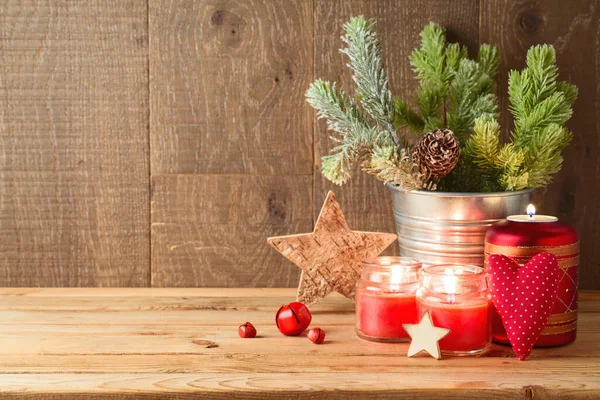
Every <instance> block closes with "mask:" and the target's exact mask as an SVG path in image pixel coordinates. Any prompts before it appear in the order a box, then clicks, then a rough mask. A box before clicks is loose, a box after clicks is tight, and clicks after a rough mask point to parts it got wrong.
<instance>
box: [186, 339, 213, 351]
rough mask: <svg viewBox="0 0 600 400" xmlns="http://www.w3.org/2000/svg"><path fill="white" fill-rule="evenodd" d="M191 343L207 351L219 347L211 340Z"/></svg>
mask: <svg viewBox="0 0 600 400" xmlns="http://www.w3.org/2000/svg"><path fill="white" fill-rule="evenodd" d="M192 343H194V344H196V345H198V346H202V347H205V348H207V349H212V348H215V347H219V345H218V344H217V343H216V342H213V341H212V340H193V341H192Z"/></svg>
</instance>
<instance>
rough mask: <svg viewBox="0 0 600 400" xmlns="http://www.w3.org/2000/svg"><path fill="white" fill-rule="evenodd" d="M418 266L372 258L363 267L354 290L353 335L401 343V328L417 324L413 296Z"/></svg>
mask: <svg viewBox="0 0 600 400" xmlns="http://www.w3.org/2000/svg"><path fill="white" fill-rule="evenodd" d="M420 269H421V263H420V262H418V261H416V260H413V259H411V258H406V257H376V258H373V259H370V260H367V261H365V262H364V263H363V271H362V277H361V279H360V280H359V282H358V284H357V287H356V295H355V299H356V333H357V334H358V336H359V337H361V338H363V339H367V340H371V341H376V342H405V341H408V340H409V336H408V334H407V333H406V331H404V328H402V324H416V323H417V322H418V315H417V305H416V300H415V294H416V291H417V288H418V285H419V277H418V274H419V271H420Z"/></svg>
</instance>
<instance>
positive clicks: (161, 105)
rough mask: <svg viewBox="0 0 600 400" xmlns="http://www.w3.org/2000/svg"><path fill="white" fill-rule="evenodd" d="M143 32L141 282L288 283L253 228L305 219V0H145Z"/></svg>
mask: <svg viewBox="0 0 600 400" xmlns="http://www.w3.org/2000/svg"><path fill="white" fill-rule="evenodd" d="M150 34H151V37H152V39H153V40H151V42H150V43H151V46H150V63H151V64H150V72H151V73H150V95H151V103H150V104H151V107H150V108H151V124H150V138H151V160H152V173H153V183H152V184H153V200H152V234H153V236H152V272H153V275H152V284H153V285H154V286H234V287H235V286H293V285H296V284H297V279H298V276H299V273H298V271H297V270H296V268H295V267H294V266H293V265H290V264H289V263H288V262H286V261H285V260H284V259H282V258H281V257H279V256H278V255H277V254H276V253H274V252H273V251H272V250H270V249H269V248H268V246H267V244H266V241H265V240H266V238H267V237H268V236H271V235H273V234H283V233H288V232H295V231H298V229H299V230H300V231H306V232H309V231H311V230H312V178H311V176H312V160H313V154H312V131H311V129H312V112H311V111H310V110H309V108H308V107H307V106H306V105H305V104H304V91H305V90H306V87H308V84H309V83H310V81H311V80H312V77H313V74H312V35H313V25H312V1H310V0H301V1H295V0H286V1H282V2H277V3H274V2H271V1H261V0H244V1H235V2H234V1H229V2H228V1H202V2H180V1H171V0H150ZM154 39H155V40H154ZM166 174H170V175H166ZM172 174H180V175H179V176H175V175H172ZM192 174H193V175H192ZM190 216H192V218H190Z"/></svg>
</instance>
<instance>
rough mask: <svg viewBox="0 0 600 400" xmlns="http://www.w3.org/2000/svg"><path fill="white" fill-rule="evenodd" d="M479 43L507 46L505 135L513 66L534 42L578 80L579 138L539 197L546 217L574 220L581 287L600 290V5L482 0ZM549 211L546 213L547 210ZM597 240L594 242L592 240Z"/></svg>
mask: <svg viewBox="0 0 600 400" xmlns="http://www.w3.org/2000/svg"><path fill="white" fill-rule="evenodd" d="M481 7H482V8H481V25H480V40H481V42H487V43H493V44H496V45H497V46H499V47H500V48H501V49H502V62H501V64H500V72H499V80H498V88H497V90H498V93H499V94H500V95H501V96H499V97H500V100H501V107H502V110H503V118H502V122H501V124H502V127H503V133H504V136H505V137H508V135H509V130H510V129H512V126H511V121H512V116H510V114H509V113H508V111H507V107H508V101H507V96H506V93H507V82H508V71H510V70H511V69H522V68H524V66H525V56H526V54H527V49H529V47H530V46H532V45H535V44H541V43H549V44H552V45H553V46H554V47H555V49H556V57H557V61H558V66H559V74H560V76H559V77H560V79H561V80H568V81H569V82H571V83H573V84H575V85H577V87H578V89H579V98H578V99H577V101H576V102H575V104H574V107H573V109H574V115H573V118H572V119H571V120H570V121H569V123H568V126H569V128H570V129H571V131H572V132H573V136H574V138H573V142H572V143H571V145H569V146H568V147H567V148H566V150H565V152H564V158H565V162H564V164H563V168H562V170H561V172H560V173H559V174H558V175H557V176H556V177H555V179H554V183H552V184H551V185H550V186H548V187H547V188H546V189H541V190H538V191H537V193H536V196H535V199H534V201H535V202H536V204H537V205H539V206H538V210H540V211H541V212H543V213H544V214H550V215H556V216H558V217H559V219H560V220H561V221H563V222H566V223H568V224H571V225H573V226H574V227H576V228H577V230H578V231H579V235H580V237H581V266H580V269H579V274H580V276H579V282H580V287H581V288H584V289H585V288H598V287H600V268H598V263H599V262H598V260H599V259H600V246H598V245H597V243H596V242H597V240H598V239H597V235H598V232H599V231H598V228H597V227H598V225H599V224H600V203H599V202H598V201H597V194H596V188H599V187H600V174H598V169H599V168H600V141H599V140H598V137H600V119H599V118H600V114H599V110H600V83H599V82H600V44H599V38H600V25H599V24H598V21H599V20H600V3H598V1H596V0H582V1H561V0H550V1H543V2H539V1H531V0H519V1H508V0H492V1H483V2H482V3H481ZM542 210H543V211H542ZM591 238H594V239H591Z"/></svg>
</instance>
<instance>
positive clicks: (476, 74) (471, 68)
mask: <svg viewBox="0 0 600 400" xmlns="http://www.w3.org/2000/svg"><path fill="white" fill-rule="evenodd" d="M492 89H493V82H492V79H491V78H490V76H489V75H487V74H486V73H485V72H484V71H483V69H482V68H480V66H479V64H478V63H477V62H475V61H473V60H468V59H463V60H462V61H461V62H460V65H459V67H458V69H457V70H456V72H455V73H454V77H453V80H452V82H451V83H450V86H449V88H448V98H449V100H450V105H449V107H448V128H450V129H451V130H452V131H453V132H454V134H455V135H456V136H457V137H458V138H459V140H460V141H461V144H463V145H464V142H465V140H466V138H467V137H468V135H469V134H470V133H471V132H472V130H473V125H474V123H475V118H477V117H479V116H480V115H482V114H492V115H495V114H496V113H497V105H496V101H495V96H494V95H493V94H492Z"/></svg>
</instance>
